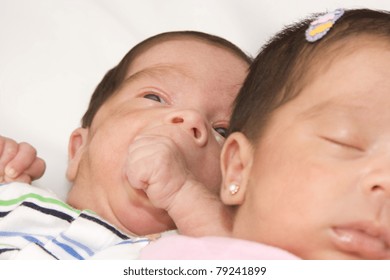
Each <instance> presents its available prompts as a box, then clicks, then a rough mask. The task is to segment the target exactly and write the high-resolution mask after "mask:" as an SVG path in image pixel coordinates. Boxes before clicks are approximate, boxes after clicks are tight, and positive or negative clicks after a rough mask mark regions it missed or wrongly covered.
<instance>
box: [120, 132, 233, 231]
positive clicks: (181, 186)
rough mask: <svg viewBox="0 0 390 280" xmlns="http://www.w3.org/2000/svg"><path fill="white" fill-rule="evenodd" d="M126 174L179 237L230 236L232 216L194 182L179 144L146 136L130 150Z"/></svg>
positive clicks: (217, 198)
mask: <svg viewBox="0 0 390 280" xmlns="http://www.w3.org/2000/svg"><path fill="white" fill-rule="evenodd" d="M126 174H127V178H128V180H129V183H130V185H131V186H132V187H134V188H137V189H143V190H145V192H146V194H147V195H148V197H149V199H150V201H151V202H152V204H153V205H154V206H155V207H157V208H162V209H165V210H166V211H167V212H168V214H169V215H170V217H171V218H172V219H173V221H174V222H175V224H176V226H177V228H178V230H179V232H180V233H182V234H185V235H191V236H204V235H229V234H230V229H231V215H230V212H229V210H228V208H226V207H225V206H224V205H223V204H222V202H221V201H220V199H219V196H218V195H217V194H215V193H212V192H211V191H210V190H209V189H207V188H206V187H205V186H204V185H202V184H201V183H199V182H198V181H197V180H196V178H193V175H192V173H191V172H190V171H189V170H188V169H187V166H186V164H185V161H184V159H183V155H182V154H181V152H180V151H179V149H178V148H177V146H176V144H175V143H174V142H173V141H172V140H171V139H169V138H166V137H162V136H143V137H141V138H138V139H137V140H136V141H134V143H133V144H132V145H131V146H130V147H129V154H128V164H127V167H126Z"/></svg>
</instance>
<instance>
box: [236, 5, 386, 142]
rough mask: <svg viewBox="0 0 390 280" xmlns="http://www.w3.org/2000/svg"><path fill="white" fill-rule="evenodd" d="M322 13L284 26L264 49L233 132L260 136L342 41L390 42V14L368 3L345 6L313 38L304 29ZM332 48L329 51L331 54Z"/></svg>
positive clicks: (239, 98) (239, 103)
mask: <svg viewBox="0 0 390 280" xmlns="http://www.w3.org/2000/svg"><path fill="white" fill-rule="evenodd" d="M317 16H318V15H313V16H312V17H310V18H307V19H306V20H303V21H301V22H299V23H296V24H294V25H291V26H288V27H286V28H285V29H284V30H282V31H281V32H280V33H278V34H276V36H274V37H273V38H272V39H271V40H270V41H269V42H268V43H267V44H266V45H265V46H264V47H263V48H262V50H261V51H260V53H259V54H258V55H257V57H256V58H255V60H254V62H253V63H252V65H251V67H250V71H249V74H248V76H247V78H246V80H245V82H244V85H243V87H242V88H241V90H240V92H239V94H238V96H237V98H236V100H235V108H234V110H233V114H232V120H231V123H230V133H232V132H235V131H242V132H243V133H244V134H245V135H246V136H247V137H248V138H249V139H250V140H251V141H252V142H254V141H256V140H257V139H258V137H260V135H261V133H262V132H263V130H264V128H265V127H266V124H267V120H268V119H269V118H270V117H271V115H272V113H273V112H274V111H275V110H276V109H277V108H279V107H280V106H282V105H283V104H285V103H286V102H288V101H289V100H292V99H293V98H294V97H296V96H297V95H298V94H299V92H300V91H301V90H302V88H303V87H304V86H305V85H306V83H307V82H308V80H309V79H308V78H310V77H312V76H313V75H315V73H316V71H318V67H312V66H314V65H316V66H317V65H323V64H326V63H323V59H327V58H334V56H335V55H336V53H340V52H338V50H336V51H334V50H335V48H336V47H338V48H342V47H343V43H346V42H347V40H352V39H353V37H355V38H356V36H360V35H370V36H376V37H378V38H382V39H383V40H386V41H388V42H389V43H390V14H389V12H388V11H374V10H368V9H359V10H347V11H345V13H344V15H342V16H341V18H339V19H338V21H337V22H336V23H335V24H334V26H333V27H332V28H331V29H330V30H329V32H328V34H326V35H325V36H324V37H323V38H322V39H320V40H319V41H317V42H314V43H310V42H308V41H306V39H305V30H306V29H307V28H308V26H309V24H310V22H311V21H312V20H313V19H314V18H316V17H317ZM329 54H330V55H329Z"/></svg>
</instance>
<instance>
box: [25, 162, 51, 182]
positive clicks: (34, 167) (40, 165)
mask: <svg viewBox="0 0 390 280" xmlns="http://www.w3.org/2000/svg"><path fill="white" fill-rule="evenodd" d="M45 170H46V163H45V161H44V160H43V159H41V158H39V157H37V158H35V160H34V162H33V163H32V164H31V165H30V167H29V168H27V169H26V170H25V171H24V172H23V173H22V174H26V175H28V176H29V177H30V179H31V181H34V180H37V179H39V178H41V177H42V175H43V174H44V173H45Z"/></svg>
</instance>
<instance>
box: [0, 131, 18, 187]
mask: <svg viewBox="0 0 390 280" xmlns="http://www.w3.org/2000/svg"><path fill="white" fill-rule="evenodd" d="M0 148H1V150H0V181H2V177H4V169H5V166H6V165H7V164H8V163H9V162H10V161H11V160H12V159H13V158H14V157H15V156H16V154H17V152H18V143H16V142H15V141H14V140H12V139H9V138H6V141H4V142H3V145H2V146H1V147H0Z"/></svg>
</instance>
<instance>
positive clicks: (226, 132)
mask: <svg viewBox="0 0 390 280" xmlns="http://www.w3.org/2000/svg"><path fill="white" fill-rule="evenodd" d="M220 129H223V130H224V132H222V133H221V132H219V131H218V130H220ZM214 130H215V132H217V133H218V134H219V135H221V136H222V137H223V138H226V137H227V134H228V129H227V128H226V127H214Z"/></svg>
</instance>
